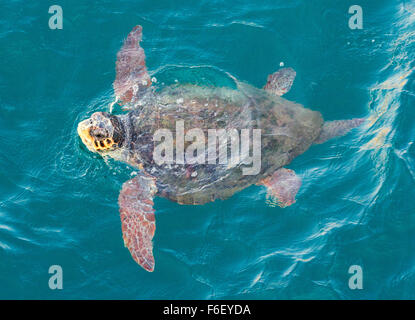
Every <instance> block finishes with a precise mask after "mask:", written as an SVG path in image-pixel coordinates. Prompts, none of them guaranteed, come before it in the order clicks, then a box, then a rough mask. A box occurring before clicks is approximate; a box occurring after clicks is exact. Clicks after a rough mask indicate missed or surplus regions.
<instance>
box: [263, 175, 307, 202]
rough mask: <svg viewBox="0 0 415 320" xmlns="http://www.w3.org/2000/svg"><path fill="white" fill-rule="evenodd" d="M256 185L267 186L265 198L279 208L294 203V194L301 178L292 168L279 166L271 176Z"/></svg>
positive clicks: (298, 187)
mask: <svg viewBox="0 0 415 320" xmlns="http://www.w3.org/2000/svg"><path fill="white" fill-rule="evenodd" d="M258 185H264V186H266V187H267V199H270V198H271V203H272V204H274V203H275V204H277V205H279V206H280V207H281V208H284V207H288V206H289V205H292V204H293V203H295V196H296V194H297V192H298V190H299V189H300V186H301V178H300V177H299V176H297V175H296V174H295V172H294V171H293V170H290V169H285V168H281V169H278V170H277V171H275V172H274V173H273V174H272V175H271V176H269V177H267V178H265V179H263V180H261V181H260V182H259V183H258Z"/></svg>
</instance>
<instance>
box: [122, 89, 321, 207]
mask: <svg viewBox="0 0 415 320" xmlns="http://www.w3.org/2000/svg"><path fill="white" fill-rule="evenodd" d="M119 117H120V119H121V121H122V122H123V124H124V127H125V128H127V130H126V137H125V138H126V139H125V140H126V141H125V143H124V146H123V148H124V151H123V152H122V154H123V157H122V158H121V159H118V160H123V161H124V162H127V163H129V164H130V165H132V166H135V167H137V168H141V169H143V170H144V172H146V173H148V174H150V175H152V176H153V177H155V178H156V185H157V189H158V193H157V195H158V196H162V197H166V198H169V199H171V200H173V201H176V202H178V203H181V204H203V203H206V202H210V201H214V200H215V199H226V198H228V197H230V196H232V195H233V194H234V193H235V192H237V191H240V190H242V189H244V188H246V187H248V186H250V185H251V184H254V183H257V182H258V181H259V180H261V179H264V178H266V177H268V176H270V175H271V174H272V173H274V172H275V171H276V170H277V169H279V168H281V167H282V166H285V165H287V164H288V163H290V162H291V160H292V159H293V158H294V157H296V156H298V155H299V154H301V153H303V152H304V151H306V150H307V149H308V148H309V146H310V145H311V144H312V143H313V141H314V140H315V139H316V138H317V137H318V136H319V134H320V131H321V127H322V123H323V120H322V117H321V115H320V113H319V112H316V111H312V110H309V109H306V108H304V107H303V106H301V105H299V104H296V103H293V102H290V101H288V100H285V99H283V98H281V97H277V96H274V95H272V94H269V93H267V92H266V91H264V90H261V89H256V88H254V87H251V86H249V85H246V84H240V85H239V86H238V90H234V89H230V88H207V87H198V86H193V85H186V86H172V87H167V88H165V89H164V90H163V91H161V92H159V93H158V94H157V95H156V96H155V97H154V98H153V99H151V103H149V104H147V105H146V104H144V105H142V106H136V107H135V109H134V110H133V111H131V112H130V113H128V114H127V115H124V116H119ZM177 121H183V122H184V129H185V130H184V131H185V133H186V132H187V131H188V130H190V129H193V128H201V129H202V130H203V132H204V133H205V137H206V139H207V137H208V135H207V130H208V129H225V130H227V129H232V128H235V129H237V130H238V132H239V133H240V130H241V129H261V170H260V173H259V174H257V175H243V174H242V170H241V168H242V167H243V166H242V165H241V164H238V165H237V166H235V167H232V168H229V167H227V166H226V165H219V164H217V165H213V164H193V165H189V164H172V165H157V164H156V163H155V161H154V159H153V150H154V147H155V143H154V141H153V135H154V133H155V132H156V130H157V129H169V130H171V132H172V133H173V134H174V135H175V130H176V123H177ZM251 141H252V132H251ZM174 142H175V141H174ZM189 144H191V142H186V143H185V146H184V149H185V150H186V147H187V146H188V145H189ZM251 150H252V146H251ZM228 151H229V150H228ZM228 154H229V153H228Z"/></svg>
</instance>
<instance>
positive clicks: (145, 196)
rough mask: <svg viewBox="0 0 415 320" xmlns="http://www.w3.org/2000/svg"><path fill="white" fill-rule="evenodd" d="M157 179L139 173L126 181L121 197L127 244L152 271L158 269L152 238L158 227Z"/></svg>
mask: <svg viewBox="0 0 415 320" xmlns="http://www.w3.org/2000/svg"><path fill="white" fill-rule="evenodd" d="M154 180H155V179H154V178H152V177H147V176H144V175H138V176H136V177H135V178H133V179H131V180H129V181H127V182H125V183H124V184H123V186H122V190H121V192H120V195H119V198H118V204H119V207H120V217H121V227H122V233H123V239H124V244H125V246H126V247H127V248H128V250H129V251H130V252H131V256H132V257H133V259H134V260H135V261H136V262H137V263H138V264H139V265H141V266H142V267H143V268H144V269H145V270H147V271H150V272H151V271H153V270H154V257H153V242H152V239H153V236H154V232H155V230H156V223H155V217H154V208H153V205H154V203H153V197H154V195H155V193H156V191H157V187H156V184H155V181H154Z"/></svg>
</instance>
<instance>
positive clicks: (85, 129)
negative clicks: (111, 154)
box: [77, 119, 96, 152]
mask: <svg viewBox="0 0 415 320" xmlns="http://www.w3.org/2000/svg"><path fill="white" fill-rule="evenodd" d="M77 131H78V135H79V137H80V138H81V140H82V142H83V143H84V145H85V146H86V147H87V148H88V150H89V151H92V152H96V149H95V147H94V141H95V139H94V138H93V137H92V136H91V133H90V132H91V121H90V120H89V119H87V120H84V121H82V122H80V123H79V124H78V129H77Z"/></svg>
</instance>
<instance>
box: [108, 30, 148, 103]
mask: <svg viewBox="0 0 415 320" xmlns="http://www.w3.org/2000/svg"><path fill="white" fill-rule="evenodd" d="M142 29H143V28H142V27H141V26H136V27H135V28H134V29H133V30H132V31H131V32H130V34H129V35H128V37H127V39H126V40H125V41H124V45H123V46H122V48H121V49H120V51H119V52H118V54H117V62H116V67H115V68H116V71H117V76H116V78H115V81H114V83H113V87H114V92H115V96H116V99H117V101H118V100H120V101H121V102H122V103H127V102H130V101H131V100H132V98H133V97H134V96H141V95H143V94H144V92H145V91H146V89H147V88H148V87H149V86H150V85H151V79H150V76H149V75H148V73H147V68H146V63H145V54H144V50H143V48H141V47H140V41H141V38H142Z"/></svg>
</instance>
